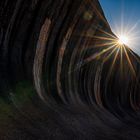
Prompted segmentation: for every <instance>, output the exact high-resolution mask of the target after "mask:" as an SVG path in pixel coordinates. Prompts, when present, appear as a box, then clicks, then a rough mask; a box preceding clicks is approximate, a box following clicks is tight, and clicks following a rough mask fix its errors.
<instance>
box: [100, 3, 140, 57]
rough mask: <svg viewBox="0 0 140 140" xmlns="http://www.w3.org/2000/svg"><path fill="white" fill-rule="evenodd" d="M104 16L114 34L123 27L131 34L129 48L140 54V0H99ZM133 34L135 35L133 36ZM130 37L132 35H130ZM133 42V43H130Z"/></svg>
mask: <svg viewBox="0 0 140 140" xmlns="http://www.w3.org/2000/svg"><path fill="white" fill-rule="evenodd" d="M99 2H100V4H101V6H102V8H103V11H104V13H105V16H106V18H107V20H108V22H109V24H110V26H111V28H112V30H113V31H114V32H115V34H117V33H118V30H121V25H122V24H123V29H124V30H125V31H129V30H130V29H131V28H132V30H131V32H130V33H129V36H131V35H132V36H133V38H135V39H133V40H132V41H131V46H129V47H130V48H131V49H133V50H134V51H135V52H136V53H138V54H139V55H140V45H139V44H140V43H138V42H140V41H139V40H140V0H99ZM134 36H135V37H134ZM131 38H132V37H131ZM132 42H133V43H132Z"/></svg>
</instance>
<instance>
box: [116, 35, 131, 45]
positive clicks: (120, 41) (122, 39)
mask: <svg viewBox="0 0 140 140" xmlns="http://www.w3.org/2000/svg"><path fill="white" fill-rule="evenodd" d="M118 44H119V45H123V44H125V45H128V44H129V38H128V37H127V36H125V35H121V36H119V39H118Z"/></svg>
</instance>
